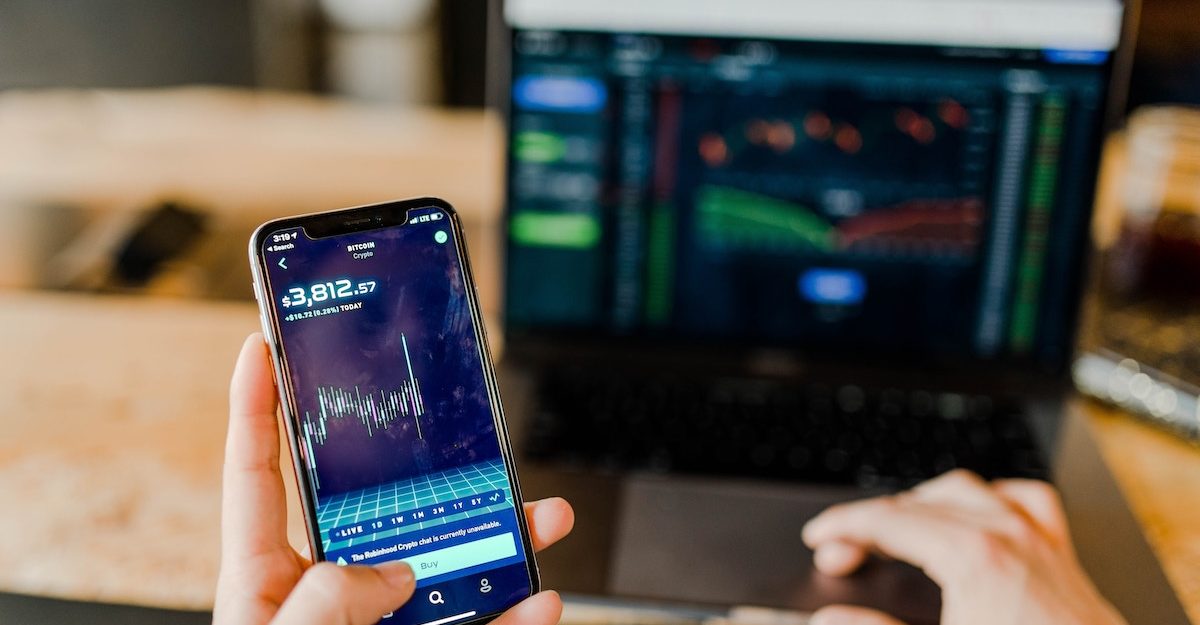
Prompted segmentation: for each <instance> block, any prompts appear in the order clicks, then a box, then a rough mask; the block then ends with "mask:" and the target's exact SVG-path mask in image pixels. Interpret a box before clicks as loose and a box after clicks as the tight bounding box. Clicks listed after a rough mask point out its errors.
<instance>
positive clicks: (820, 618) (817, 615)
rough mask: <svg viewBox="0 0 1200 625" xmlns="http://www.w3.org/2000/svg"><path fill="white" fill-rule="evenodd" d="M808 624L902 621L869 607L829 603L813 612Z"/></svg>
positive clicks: (896, 624) (874, 624)
mask: <svg viewBox="0 0 1200 625" xmlns="http://www.w3.org/2000/svg"><path fill="white" fill-rule="evenodd" d="M808 625H904V622H903V621H899V620H897V619H895V618H894V617H892V616H889V615H887V614H884V613H883V612H879V611H878V610H872V609H870V608H860V607H857V606H850V605H831V606H828V607H825V608H821V609H820V610H817V611H816V612H814V613H813V615H812V618H811V619H809V621H808Z"/></svg>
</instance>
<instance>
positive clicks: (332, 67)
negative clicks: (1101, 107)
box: [0, 0, 1200, 623]
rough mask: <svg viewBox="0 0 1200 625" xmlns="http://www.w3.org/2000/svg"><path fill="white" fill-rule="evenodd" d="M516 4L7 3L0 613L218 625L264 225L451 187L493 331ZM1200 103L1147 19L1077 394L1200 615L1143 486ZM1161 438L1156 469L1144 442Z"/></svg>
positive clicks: (1196, 151)
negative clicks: (225, 486)
mask: <svg viewBox="0 0 1200 625" xmlns="http://www.w3.org/2000/svg"><path fill="white" fill-rule="evenodd" d="M498 11H499V8H498V6H497V5H496V3H488V2H483V1H482V0H57V1H54V2H46V1H44V0H4V2H0V332H2V333H3V336H2V337H0V345H2V346H3V348H2V354H3V358H0V361H2V362H0V405H2V406H3V408H2V409H0V431H3V432H4V434H3V436H0V494H3V495H4V496H5V499H6V503H5V505H4V506H3V507H0V561H2V562H5V563H6V564H5V567H3V568H4V570H2V571H0V593H2V594H0V621H3V622H18V623H20V622H48V621H47V620H46V618H45V615H47V614H55V615H56V616H55V617H54V618H53V619H51V620H57V621H58V622H168V621H170V622H187V619H193V620H194V621H195V622H204V620H205V619H206V618H207V617H206V616H205V614H204V612H205V611H206V610H208V609H209V608H210V606H211V600H212V581H213V579H215V572H216V568H217V552H216V545H217V542H216V540H217V539H216V536H217V534H216V532H217V528H216V522H217V518H218V510H219V485H218V482H217V480H218V476H219V467H220V458H221V445H222V440H223V435H224V420H225V407H224V402H225V396H224V392H225V385H226V383H227V376H228V373H229V369H230V367H231V365H232V361H233V357H234V355H235V352H236V349H237V347H238V345H240V341H241V339H242V337H244V335H245V334H247V333H249V332H251V331H254V330H255V329H257V325H258V318H257V313H256V312H255V309H254V307H253V305H252V294H251V289H250V275H249V271H248V267H247V262H246V251H245V250H246V241H247V238H248V236H249V234H250V232H251V230H252V229H253V228H254V227H255V226H257V225H258V224H259V223H262V222H263V221H266V220H268V219H271V218H275V217H280V216H284V215H290V214H296V213H302V212H311V211H318V210H325V209H329V208H333V207H341V206H349V205H354V204H361V203H368V202H376V201H380V200H384V199H389V198H396V197H406V196H418V195H434V196H441V197H444V198H446V199H448V200H449V201H450V202H451V203H453V204H454V205H455V206H456V207H457V208H458V209H459V211H460V212H461V213H462V216H463V218H464V220H465V222H466V227H467V231H468V235H469V238H470V243H471V249H472V256H473V257H474V259H475V265H476V267H475V270H476V273H477V274H478V280H479V289H480V291H481V294H482V298H483V300H484V307H485V313H486V314H487V315H488V317H489V321H491V322H495V321H496V320H497V318H498V316H499V315H500V311H501V292H502V285H501V276H502V264H501V262H502V253H501V250H502V248H503V240H502V237H501V236H500V232H499V225H498V224H500V223H501V220H502V211H503V204H504V201H503V200H504V167H505V159H506V155H505V130H504V125H503V115H502V113H501V112H500V111H498V110H493V109H489V108H487V104H488V103H489V102H494V101H495V94H496V89H497V88H498V86H497V85H498V83H497V82H496V81H497V77H498V76H500V75H502V73H503V71H504V68H503V67H502V64H500V65H498V60H497V58H496V57H495V55H493V54H489V47H488V36H489V33H493V34H494V29H495V28H496V22H495V20H496V16H497V15H498V14H499V13H498ZM1196 107H1200V3H1197V2H1195V0H1145V2H1144V4H1143V5H1142V7H1141V16H1140V21H1139V22H1138V26H1137V43H1136V48H1135V50H1134V53H1133V65H1132V72H1131V83H1130V89H1129V93H1128V98H1127V101H1126V105H1125V106H1124V109H1123V111H1122V112H1121V117H1122V119H1121V121H1120V123H1119V124H1118V128H1117V130H1116V131H1115V132H1114V133H1113V134H1112V135H1110V136H1109V137H1108V140H1107V143H1106V148H1105V155H1104V160H1103V165H1102V168H1101V180H1100V187H1099V189H1100V192H1099V195H1098V199H1097V212H1096V218H1095V220H1094V223H1093V228H1092V234H1093V242H1094V244H1095V247H1096V253H1095V256H1094V261H1093V267H1094V270H1093V271H1092V272H1091V274H1090V276H1091V277H1090V282H1089V288H1088V291H1087V296H1086V299H1087V304H1088V306H1087V308H1086V312H1085V331H1084V332H1083V334H1082V337H1081V341H1082V343H1081V347H1082V351H1081V356H1080V358H1079V360H1078V361H1077V363H1076V365H1075V368H1074V377H1075V383H1076V384H1077V386H1078V387H1079V389H1080V390H1081V391H1082V392H1083V393H1084V394H1087V395H1090V396H1092V397H1094V398H1096V399H1097V400H1099V401H1100V402H1101V403H1103V404H1105V405H1108V406H1115V407H1119V408H1121V411H1120V412H1117V411H1112V412H1110V413H1105V414H1112V415H1120V416H1119V417H1113V418H1114V419H1120V421H1119V423H1120V424H1121V425H1116V426H1113V427H1115V428H1117V429H1115V430H1113V438H1112V439H1111V441H1110V443H1108V444H1106V445H1107V446H1106V447H1105V451H1106V453H1108V454H1110V455H1111V458H1116V460H1115V462H1117V463H1118V464H1119V465H1120V464H1122V463H1124V465H1127V466H1126V468H1125V470H1126V471H1128V473H1127V477H1126V478H1125V481H1124V482H1123V486H1126V487H1127V488H1132V489H1133V490H1134V491H1135V494H1134V495H1133V496H1132V498H1133V499H1134V500H1135V501H1134V503H1135V504H1140V505H1141V506H1143V507H1142V509H1141V510H1142V512H1143V513H1144V515H1148V517H1143V518H1151V519H1152V520H1151V522H1150V525H1149V527H1150V529H1149V530H1147V531H1149V532H1150V533H1151V534H1152V535H1153V534H1154V533H1155V532H1157V533H1158V534H1157V536H1158V539H1159V540H1160V541H1163V542H1161V544H1159V545H1156V546H1160V547H1161V545H1162V544H1170V545H1172V546H1173V547H1172V548H1173V549H1175V550H1176V551H1177V552H1179V553H1183V554H1185V557H1186V558H1187V559H1186V560H1185V561H1181V562H1180V563H1179V564H1177V565H1175V566H1170V565H1168V573H1169V574H1170V575H1171V579H1172V581H1173V582H1174V583H1176V584H1177V587H1178V588H1180V589H1181V593H1182V594H1185V595H1187V594H1189V593H1191V595H1192V596H1194V597H1200V570H1198V568H1200V567H1198V565H1197V563H1200V535H1194V534H1189V533H1180V534H1175V533H1171V532H1173V531H1174V530H1173V529H1165V528H1174V527H1176V526H1177V525H1185V524H1187V523H1190V522H1191V521H1189V520H1188V519H1193V520H1196V521H1200V510H1197V509H1196V508H1195V507H1194V506H1193V507H1191V508H1190V513H1191V515H1192V516H1190V517H1189V516H1186V515H1184V513H1183V512H1182V511H1179V512H1178V514H1179V515H1181V516H1179V517H1174V516H1173V515H1174V514H1175V513H1171V514H1168V513H1165V512H1161V511H1157V512H1156V510H1159V509H1158V508H1155V506H1156V505H1157V504H1156V503H1155V502H1154V501H1152V500H1149V499H1146V498H1145V497H1146V495H1145V493H1147V492H1150V491H1155V492H1157V490H1156V489H1155V488H1148V489H1145V488H1139V485H1144V483H1145V482H1143V481H1142V480H1159V481H1161V482H1167V481H1170V480H1174V479H1178V474H1176V473H1173V472H1176V471H1188V473H1187V478H1186V479H1188V480H1192V479H1195V475H1196V472H1197V471H1200V468H1198V467H1200V459H1198V458H1196V457H1195V451H1194V449H1192V448H1191V447H1190V446H1188V445H1186V444H1184V443H1182V442H1180V441H1186V440H1191V439H1194V438H1197V432H1198V431H1200V430H1198V428H1197V418H1196V417H1197V414H1195V413H1193V414H1190V415H1189V414H1188V413H1187V411H1186V410H1184V409H1183V408H1181V406H1184V405H1187V406H1193V407H1194V406H1195V405H1196V404H1195V401H1194V399H1195V397H1196V393H1197V390H1196V388H1197V387H1196V385H1197V384H1198V383H1200V373H1198V372H1200V312H1197V311H1200V308H1197V307H1196V306H1195V303H1196V302H1197V298H1200V279H1197V278H1196V276H1200V112H1198V111H1200V109H1198V108H1196ZM493 339H494V340H496V341H497V342H498V343H500V342H502V338H497V337H495V336H493ZM498 346H499V345H498ZM1189 398H1190V399H1189ZM1187 401H1192V403H1191V404H1186V402H1187ZM1127 415H1138V416H1139V418H1140V419H1142V420H1144V421H1146V422H1149V423H1152V424H1154V426H1153V427H1154V428H1155V429H1145V431H1143V429H1135V430H1127V429H1124V428H1127V427H1134V428H1143V426H1142V425H1134V424H1135V423H1140V421H1135V420H1134V419H1130V418H1127ZM1181 415H1182V416H1181ZM1131 431H1133V432H1136V434H1130V433H1129V432H1131ZM1164 432H1165V433H1169V434H1163V433H1164ZM1138 436H1141V437H1144V438H1145V440H1146V441H1148V442H1146V443H1145V445H1146V446H1145V447H1140V448H1139V449H1141V450H1143V451H1144V450H1151V451H1150V452H1145V453H1137V454H1135V453H1133V452H1132V451H1129V450H1128V449H1126V448H1124V447H1121V444H1122V443H1121V441H1122V440H1125V441H1128V440H1131V439H1132V438H1136V437H1138ZM1172 437H1173V438H1172ZM1139 440H1140V439H1139ZM1160 446H1161V447H1160ZM1164 450H1166V451H1164ZM1147 453H1153V454H1158V455H1157V459H1155V458H1149V457H1147V455H1146V454H1147ZM1166 459H1172V460H1171V461H1170V462H1168V461H1167V460H1166ZM1189 463H1190V464H1189ZM1118 477H1120V475H1119V476H1118ZM1156 483H1157V482H1156ZM1187 483H1191V484H1200V482H1195V481H1192V482H1187ZM1131 485H1132V486H1131ZM289 487H291V486H289ZM1159 490H1161V489H1159ZM1138 492H1140V493H1142V499H1139V495H1138V494H1137V493H1138ZM1169 492H1172V491H1169ZM1146 510H1149V511H1150V512H1145V511H1146ZM293 521H294V522H293V525H292V531H293V537H294V538H295V540H296V541H297V542H302V541H303V538H302V536H303V534H302V532H301V531H300V529H299V528H300V526H299V525H298V524H297V523H296V522H295V519H293ZM1192 527H1200V525H1192ZM1172 541H1173V542H1172ZM129 606H148V607H151V608H154V609H152V610H146V609H140V608H135V607H129ZM1192 610H1193V611H1192V614H1193V615H1197V614H1200V611H1198V610H1200V607H1193V608H1192ZM105 619H107V620H105Z"/></svg>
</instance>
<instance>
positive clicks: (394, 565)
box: [376, 561, 413, 588]
mask: <svg viewBox="0 0 1200 625" xmlns="http://www.w3.org/2000/svg"><path fill="white" fill-rule="evenodd" d="M376 570H378V571H379V574H380V575H383V578H384V579H386V580H387V582H388V583H389V584H391V585H392V586H395V587H397V588H402V587H405V586H408V585H410V584H412V583H413V570H412V567H410V566H408V564H406V563H404V562H398V561H397V562H386V563H384V564H380V565H379V566H378V567H376Z"/></svg>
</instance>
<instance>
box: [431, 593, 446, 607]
mask: <svg viewBox="0 0 1200 625" xmlns="http://www.w3.org/2000/svg"><path fill="white" fill-rule="evenodd" d="M429 603H432V604H433V605H441V604H443V603H446V599H445V598H443V597H442V591H440V590H435V591H433V592H431V593H429Z"/></svg>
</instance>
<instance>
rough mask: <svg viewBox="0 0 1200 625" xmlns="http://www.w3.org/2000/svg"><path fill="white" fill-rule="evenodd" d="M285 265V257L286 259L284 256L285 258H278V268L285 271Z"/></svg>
mask: <svg viewBox="0 0 1200 625" xmlns="http://www.w3.org/2000/svg"><path fill="white" fill-rule="evenodd" d="M285 263H287V257H286V256H285V257H283V258H280V259H279V266H280V267H282V268H284V269H287V265H286V264H285Z"/></svg>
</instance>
